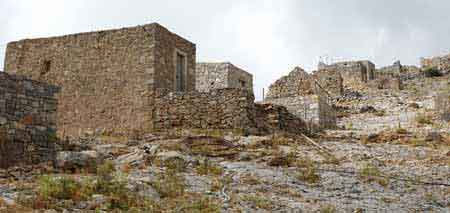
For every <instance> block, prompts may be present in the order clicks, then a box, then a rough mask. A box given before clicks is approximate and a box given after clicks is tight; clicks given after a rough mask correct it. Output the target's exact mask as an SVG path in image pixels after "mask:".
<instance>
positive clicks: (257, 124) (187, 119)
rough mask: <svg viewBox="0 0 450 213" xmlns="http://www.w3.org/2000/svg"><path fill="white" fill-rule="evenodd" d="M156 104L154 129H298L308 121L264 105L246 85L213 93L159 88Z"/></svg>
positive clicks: (270, 130)
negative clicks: (182, 91) (258, 101)
mask: <svg viewBox="0 0 450 213" xmlns="http://www.w3.org/2000/svg"><path fill="white" fill-rule="evenodd" d="M154 103H155V104H154V108H153V127H154V130H156V131H158V130H163V131H164V130H170V129H220V130H243V131H244V132H246V133H249V134H268V133H272V132H275V131H287V132H293V133H298V132H302V131H303V130H304V129H305V123H304V122H303V121H302V120H301V119H299V118H296V117H295V116H294V115H292V114H290V113H289V112H288V111H287V110H286V109H285V108H284V107H281V106H274V107H273V108H276V110H275V111H273V110H272V108H270V107H269V108H266V107H262V106H260V105H257V104H255V103H254V96H253V93H252V92H250V91H248V90H244V89H234V88H227V89H217V90H212V91H211V92H209V93H204V92H197V91H192V92H186V93H177V92H175V93H174V92H169V91H164V90H157V92H156V94H155V99H154Z"/></svg>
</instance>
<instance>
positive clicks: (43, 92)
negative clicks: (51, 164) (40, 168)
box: [0, 72, 59, 168]
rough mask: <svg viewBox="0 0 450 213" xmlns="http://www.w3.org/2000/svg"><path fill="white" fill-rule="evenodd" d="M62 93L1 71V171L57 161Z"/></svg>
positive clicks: (39, 83)
mask: <svg viewBox="0 0 450 213" xmlns="http://www.w3.org/2000/svg"><path fill="white" fill-rule="evenodd" d="M58 91H59V88H58V87H55V86H51V85H48V84H45V83H41V82H37V81H33V80H29V79H26V78H24V77H22V76H16V75H9V74H7V73H4V72H0V168H5V167H9V166H13V165H18V164H31V163H39V162H42V161H48V160H52V159H53V157H54V148H53V147H54V145H55V139H56V138H55V136H56V117H57V115H56V107H57V99H56V98H55V94H57V93H58Z"/></svg>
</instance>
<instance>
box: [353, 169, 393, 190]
mask: <svg viewBox="0 0 450 213" xmlns="http://www.w3.org/2000/svg"><path fill="white" fill-rule="evenodd" d="M358 176H359V178H360V179H362V180H364V181H366V182H377V183H378V184H380V185H381V186H384V187H386V186H388V185H389V179H388V178H387V177H386V176H385V175H384V174H383V173H382V172H381V171H380V170H379V169H378V167H376V166H375V165H373V164H371V163H366V164H364V165H363V166H362V167H361V168H360V169H359V171H358Z"/></svg>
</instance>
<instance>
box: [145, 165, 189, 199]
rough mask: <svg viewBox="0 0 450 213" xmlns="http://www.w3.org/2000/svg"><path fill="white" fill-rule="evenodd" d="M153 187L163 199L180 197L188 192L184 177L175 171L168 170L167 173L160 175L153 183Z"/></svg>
mask: <svg viewBox="0 0 450 213" xmlns="http://www.w3.org/2000/svg"><path fill="white" fill-rule="evenodd" d="M152 186H153V187H154V188H155V190H156V191H157V192H158V193H159V194H160V195H161V197H162V198H176V197H180V196H182V195H184V193H185V191H186V184H185V180H184V177H183V176H181V175H179V174H177V173H176V171H173V170H167V171H166V172H165V173H161V174H159V175H158V178H157V180H156V181H154V182H153V183H152Z"/></svg>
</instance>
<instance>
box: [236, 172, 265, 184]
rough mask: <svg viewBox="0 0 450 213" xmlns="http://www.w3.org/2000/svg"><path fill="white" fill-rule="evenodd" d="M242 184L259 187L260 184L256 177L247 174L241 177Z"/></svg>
mask: <svg viewBox="0 0 450 213" xmlns="http://www.w3.org/2000/svg"><path fill="white" fill-rule="evenodd" d="M240 179H241V181H242V183H244V184H246V185H259V184H261V183H262V182H261V180H259V179H258V178H257V177H255V176H253V175H250V174H247V175H245V176H242V177H241V178H240Z"/></svg>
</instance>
